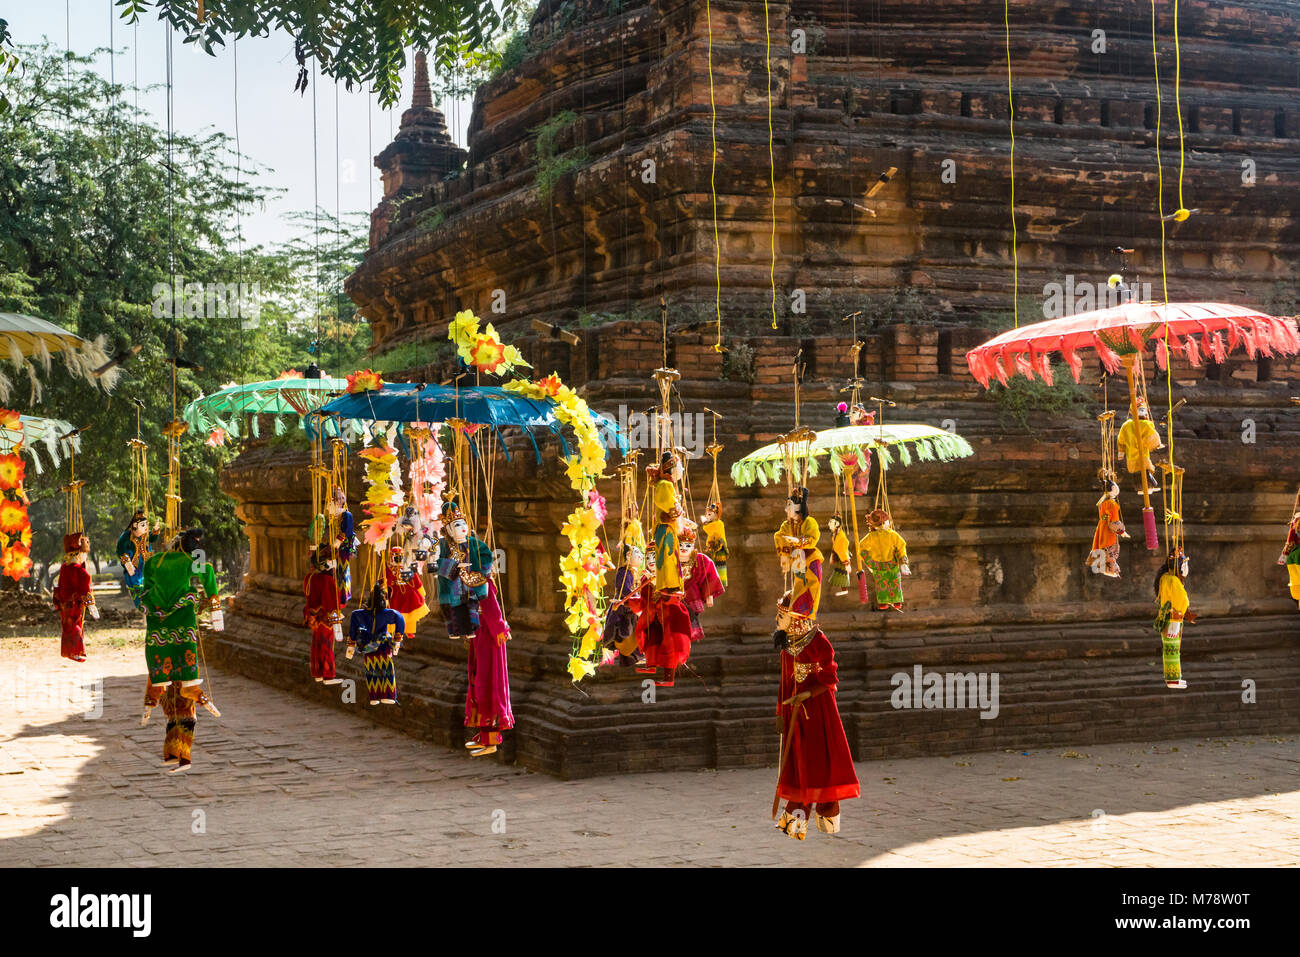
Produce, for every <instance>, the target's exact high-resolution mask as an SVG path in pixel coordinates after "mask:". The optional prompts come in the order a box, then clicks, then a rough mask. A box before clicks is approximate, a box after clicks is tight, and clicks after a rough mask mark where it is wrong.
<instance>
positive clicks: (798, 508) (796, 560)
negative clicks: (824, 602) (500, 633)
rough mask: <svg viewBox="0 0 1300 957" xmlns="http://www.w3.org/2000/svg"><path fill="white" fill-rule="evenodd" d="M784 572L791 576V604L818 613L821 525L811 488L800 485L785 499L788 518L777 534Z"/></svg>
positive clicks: (777, 550) (814, 614)
mask: <svg viewBox="0 0 1300 957" xmlns="http://www.w3.org/2000/svg"><path fill="white" fill-rule="evenodd" d="M773 538H774V540H775V543H776V552H777V554H778V555H779V556H780V558H781V572H782V574H783V575H788V576H790V579H789V580H790V582H791V602H792V605H791V607H792V608H793V609H794V610H795V611H796V612H798V613H799V614H803V615H811V616H813V617H816V615H817V609H818V608H819V607H820V606H821V598H822V562H823V558H822V553H821V550H820V549H819V548H818V547H817V543H818V542H819V541H820V540H821V529H820V528H819V527H818V525H817V519H815V518H813V517H812V516H811V515H809V514H808V489H807V488H805V487H803V486H798V487H796V488H795V489H794V491H793V492H791V493H790V497H789V498H787V499H786V503H785V521H784V522H782V523H781V527H780V528H779V529H777V531H776V534H775V535H774V536H773Z"/></svg>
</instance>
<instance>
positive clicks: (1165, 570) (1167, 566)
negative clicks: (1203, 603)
mask: <svg viewBox="0 0 1300 957" xmlns="http://www.w3.org/2000/svg"><path fill="white" fill-rule="evenodd" d="M1187 569H1188V558H1187V556H1186V555H1184V554H1183V550H1182V549H1181V548H1180V549H1179V550H1178V551H1176V552H1174V554H1172V555H1170V556H1169V557H1168V558H1166V559H1165V560H1164V563H1163V564H1162V565H1161V566H1160V570H1159V571H1158V572H1156V581H1155V593H1156V597H1159V596H1160V579H1162V578H1164V577H1165V576H1166V575H1176V576H1178V578H1180V579H1183V578H1186V577H1187Z"/></svg>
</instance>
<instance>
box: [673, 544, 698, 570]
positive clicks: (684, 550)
mask: <svg viewBox="0 0 1300 957" xmlns="http://www.w3.org/2000/svg"><path fill="white" fill-rule="evenodd" d="M694 558H695V543H694V542H688V541H681V542H678V543H677V560H678V561H679V562H681V563H682V564H683V565H689V564H690V563H691V561H692V560H693V559H694Z"/></svg>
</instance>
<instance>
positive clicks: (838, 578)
mask: <svg viewBox="0 0 1300 957" xmlns="http://www.w3.org/2000/svg"><path fill="white" fill-rule="evenodd" d="M826 527H827V528H829V529H830V530H831V581H830V586H831V588H833V589H834V590H835V594H837V595H847V594H848V593H849V576H850V575H852V574H853V564H852V563H851V562H850V561H849V536H847V535H845V534H844V521H843V520H842V519H841V518H840V517H839V516H838V515H836V516H835V517H834V518H832V519H831V520H830V521H829V522H827V523H826Z"/></svg>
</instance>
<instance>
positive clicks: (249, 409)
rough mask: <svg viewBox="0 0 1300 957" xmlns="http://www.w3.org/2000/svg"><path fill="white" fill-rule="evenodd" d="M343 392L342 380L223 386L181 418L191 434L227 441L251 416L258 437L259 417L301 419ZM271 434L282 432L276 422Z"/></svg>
mask: <svg viewBox="0 0 1300 957" xmlns="http://www.w3.org/2000/svg"><path fill="white" fill-rule="evenodd" d="M345 388H347V381H346V380H344V379H331V378H320V379H306V378H285V379H269V380H267V381H264V382H250V383H248V384H247V385H232V386H227V387H226V388H224V389H222V390H221V391H220V392H214V393H213V394H212V395H204V396H199V397H198V398H197V399H195V400H194V401H193V402H191V403H190V404H189V405H187V406H185V411H184V412H182V413H181V417H182V418H183V419H184V420H185V422H186V423H188V424H189V426H190V428H192V429H194V430H195V432H212V431H213V430H214V429H221V430H223V431H224V432H225V433H226V434H227V435H229V436H230V437H231V438H239V429H240V420H241V417H242V416H244V415H251V416H254V418H253V423H252V432H253V436H254V437H256V436H257V434H258V426H257V418H256V416H259V415H274V416H277V417H278V416H296V417H299V418H301V417H302V416H304V415H306V414H307V413H309V412H314V411H316V410H317V409H318V408H320V406H321V405H322V404H323V403H324V402H325V401H326V400H327V399H328V398H329V397H330V396H332V395H336V394H338V393H340V392H342V391H343V390H344V389H345ZM275 431H276V434H277V435H279V434H280V433H282V432H283V431H284V422H283V420H282V419H280V418H277V419H276V422H275Z"/></svg>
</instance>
